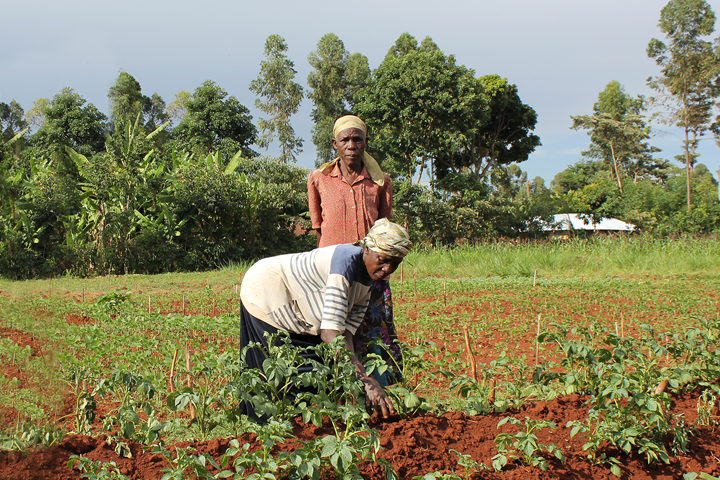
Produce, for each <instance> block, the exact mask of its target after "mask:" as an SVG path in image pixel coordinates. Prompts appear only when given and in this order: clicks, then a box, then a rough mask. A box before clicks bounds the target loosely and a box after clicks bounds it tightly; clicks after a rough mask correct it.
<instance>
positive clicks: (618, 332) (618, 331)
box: [615, 322, 620, 337]
mask: <svg viewBox="0 0 720 480" xmlns="http://www.w3.org/2000/svg"><path fill="white" fill-rule="evenodd" d="M615 335H616V336H618V337H619V336H620V330H618V324H617V322H615Z"/></svg>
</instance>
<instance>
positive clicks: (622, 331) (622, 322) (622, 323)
mask: <svg viewBox="0 0 720 480" xmlns="http://www.w3.org/2000/svg"><path fill="white" fill-rule="evenodd" d="M620 336H621V337H622V338H625V316H624V315H623V314H622V312H620Z"/></svg>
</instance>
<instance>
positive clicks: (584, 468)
mask: <svg viewBox="0 0 720 480" xmlns="http://www.w3.org/2000/svg"><path fill="white" fill-rule="evenodd" d="M697 396H698V394H697V392H690V393H685V394H683V395H679V396H677V397H676V398H674V403H673V411H674V412H675V413H682V414H684V415H685V419H686V421H687V422H688V424H691V423H692V422H693V421H694V418H696V417H697V412H695V408H696V405H697ZM584 401H585V398H583V397H579V396H577V395H571V396H567V397H562V398H558V399H556V400H553V401H551V402H536V403H530V404H527V405H526V406H524V407H523V408H522V409H520V410H519V411H514V412H506V413H493V414H490V415H477V416H470V415H465V414H463V413H461V412H451V413H446V414H443V415H440V416H434V415H423V416H416V417H412V418H406V419H400V420H397V421H391V422H383V421H380V420H377V419H375V420H373V421H372V422H371V426H372V427H373V428H375V429H376V430H377V431H378V432H379V433H380V436H381V445H382V450H381V451H380V453H379V456H380V457H382V458H385V459H387V460H388V461H389V462H390V463H391V464H392V465H393V467H394V468H395V469H396V471H397V472H398V474H399V475H400V478H402V479H411V478H413V477H414V476H417V475H424V474H426V473H431V472H436V471H437V472H442V473H453V472H454V473H456V474H458V475H460V476H461V477H463V478H466V477H467V476H469V477H470V478H474V479H479V478H497V479H532V478H543V479H545V478H562V479H581V478H599V479H602V478H607V479H611V478H616V477H614V476H613V475H612V474H611V473H610V471H609V469H608V468H607V467H606V466H603V465H593V464H592V463H591V462H590V461H589V460H588V458H587V452H585V451H583V449H582V446H583V444H584V442H585V440H584V439H583V438H580V436H576V437H574V438H570V429H568V428H565V425H566V423H567V422H568V421H570V420H577V419H584V418H586V417H587V409H588V407H587V406H586V405H585V403H584ZM510 415H511V416H513V417H515V418H517V419H519V420H521V421H524V420H525V419H526V418H531V419H533V420H550V421H553V422H555V424H556V425H557V426H558V428H557V429H554V430H553V429H542V430H540V431H538V432H537V435H538V440H537V441H538V442H539V443H541V444H549V443H554V444H555V445H557V446H558V447H559V448H561V449H562V450H563V452H564V453H565V456H566V462H565V463H564V464H563V463H562V462H560V461H559V460H557V459H555V458H551V457H550V456H549V455H548V454H547V452H545V454H544V455H545V457H546V458H547V459H548V461H549V462H548V463H549V468H548V471H547V472H543V471H542V470H540V469H539V468H537V467H528V466H525V465H522V464H521V463H519V462H518V461H514V462H511V463H509V464H508V465H507V466H506V467H505V468H504V469H503V471H501V472H494V471H492V470H491V469H489V468H488V469H478V468H474V469H472V470H473V471H466V470H465V467H463V466H462V465H459V464H458V455H457V454H456V453H454V452H453V451H452V450H455V451H456V452H459V453H460V454H463V455H468V456H470V457H471V458H472V460H474V461H476V462H480V463H482V464H484V465H486V466H487V467H491V465H492V457H493V455H495V454H496V453H497V450H496V448H495V442H494V440H495V438H496V437H497V435H498V434H499V433H501V432H511V433H514V432H516V431H517V427H514V426H512V425H509V424H505V425H503V426H501V427H500V428H498V427H497V425H498V422H499V421H500V420H502V419H503V418H505V417H506V416H510ZM693 415H694V416H693ZM331 432H332V430H331V428H329V426H323V427H315V426H314V425H305V424H302V423H299V422H295V424H294V431H293V433H294V434H295V436H296V438H294V439H290V440H288V441H287V442H286V443H285V444H284V445H282V446H280V447H279V448H280V449H281V450H286V451H291V450H294V449H295V448H297V447H298V446H300V443H299V440H300V441H302V440H309V439H313V438H317V437H322V436H324V435H328V434H330V433H331ZM693 433H694V435H693V436H692V437H691V446H690V452H689V453H688V454H686V455H678V456H676V457H675V456H671V457H670V463H669V464H662V463H661V464H655V465H650V466H648V465H647V462H646V460H645V457H644V456H642V455H635V454H632V455H623V454H620V452H618V451H617V450H616V449H614V448H612V447H611V446H605V447H604V448H603V449H601V451H602V452H604V453H607V454H608V455H611V456H617V457H618V458H619V459H620V461H621V464H622V465H621V468H622V476H623V478H634V479H650V478H653V479H671V478H682V474H683V473H687V472H697V473H699V472H706V473H708V474H710V475H718V474H720V465H718V463H717V462H716V459H717V458H718V457H720V433H718V432H717V431H715V429H712V428H696V429H694V430H693ZM229 441H230V439H214V440H209V441H206V442H201V443H188V442H182V443H179V444H177V445H173V446H169V447H168V450H169V451H171V452H172V451H174V450H175V449H176V448H187V447H191V448H192V449H193V451H192V452H191V453H194V454H200V453H204V454H207V455H210V456H212V457H213V458H215V460H219V458H220V456H222V455H223V454H224V453H225V451H226V450H227V448H228V445H229ZM239 441H240V444H241V445H242V444H244V443H245V442H250V443H252V442H253V441H254V437H253V436H252V435H251V434H246V435H243V436H242V437H241V438H240V439H239ZM116 446H117V444H113V445H111V444H109V443H108V442H107V441H106V439H105V438H104V437H99V438H92V437H88V436H83V435H69V436H67V437H66V438H65V439H64V440H63V441H62V442H61V443H60V444H59V445H57V446H54V447H51V448H45V449H38V450H35V451H31V452H28V453H26V454H20V453H7V452H4V453H2V454H0V478H2V479H7V480H20V479H23V480H25V479H30V480H35V479H37V480H40V479H43V480H44V479H52V480H70V479H73V480H74V479H80V478H82V477H81V474H80V472H78V471H77V470H75V471H71V470H70V469H68V467H67V462H68V460H69V459H70V456H71V455H73V454H75V455H83V456H85V457H87V458H90V459H92V460H99V461H102V462H110V461H114V462H115V463H116V464H117V466H118V469H119V470H120V472H121V473H122V474H123V475H126V476H128V477H129V478H131V479H149V478H160V477H161V476H162V475H163V473H162V469H163V468H167V467H169V466H170V464H169V463H168V461H167V460H166V459H165V457H163V456H162V455H161V454H158V453H152V452H150V451H149V449H147V448H143V446H141V445H139V444H137V443H135V442H127V449H128V450H129V452H130V454H131V456H132V458H126V457H123V456H120V455H118V454H117V453H116ZM361 471H362V473H363V476H364V477H365V478H366V479H368V480H381V479H384V472H383V470H382V468H381V467H380V466H379V465H377V464H373V463H366V464H363V465H362V466H361ZM325 478H327V479H332V478H333V476H332V475H330V474H328V475H326V476H325Z"/></svg>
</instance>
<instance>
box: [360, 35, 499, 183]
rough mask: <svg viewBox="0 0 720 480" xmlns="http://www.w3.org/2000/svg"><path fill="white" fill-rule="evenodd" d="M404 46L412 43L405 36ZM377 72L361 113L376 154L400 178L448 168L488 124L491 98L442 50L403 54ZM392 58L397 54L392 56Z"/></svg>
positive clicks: (367, 89)
mask: <svg viewBox="0 0 720 480" xmlns="http://www.w3.org/2000/svg"><path fill="white" fill-rule="evenodd" d="M400 40H402V44H403V45H407V44H410V45H412V42H411V41H410V39H409V38H407V37H406V36H401V39H399V40H398V41H399V42H400ZM397 50H398V51H400V52H404V53H400V54H398V55H397V56H396V55H394V54H389V55H388V56H386V57H385V60H384V61H383V63H382V64H381V65H380V66H379V67H378V69H377V70H375V72H374V76H373V82H372V84H371V85H370V86H369V87H368V88H366V89H365V90H364V91H363V95H362V101H361V102H359V103H358V104H357V110H358V113H359V114H360V115H361V116H362V117H363V119H364V120H365V121H366V123H368V126H369V127H370V128H371V130H372V131H373V136H372V143H371V144H370V146H371V149H372V150H373V152H376V153H377V152H379V155H378V159H379V160H382V161H384V162H386V163H385V165H387V167H388V168H389V169H390V170H391V171H394V172H395V173H396V174H398V175H399V176H402V177H404V178H406V179H410V178H411V177H412V176H413V175H414V174H415V172H416V171H417V169H418V167H419V168H420V173H419V174H418V180H419V179H420V178H421V176H422V173H423V170H424V168H426V166H427V165H428V163H429V164H430V165H431V166H432V165H436V166H437V165H438V164H442V163H443V162H445V163H447V159H448V156H449V155H451V154H452V152H457V151H458V150H459V149H460V148H461V146H462V145H464V144H465V143H466V141H467V139H468V138H471V137H472V136H473V135H474V134H475V132H476V131H477V129H478V128H479V127H480V126H481V125H482V124H484V123H485V122H486V121H487V119H488V113H489V112H488V107H487V97H486V96H485V94H484V91H483V86H482V84H481V83H480V82H479V81H478V80H477V79H476V78H475V76H474V72H473V71H472V70H469V69H467V68H466V67H464V66H462V65H457V64H456V62H455V57H454V56H453V55H449V56H447V55H445V54H444V53H443V52H442V51H440V50H432V51H426V50H423V49H414V50H413V49H409V50H408V49H405V48H404V47H403V48H398V49H397ZM391 53H392V50H391Z"/></svg>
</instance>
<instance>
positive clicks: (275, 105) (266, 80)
mask: <svg viewBox="0 0 720 480" xmlns="http://www.w3.org/2000/svg"><path fill="white" fill-rule="evenodd" d="M287 49H288V46H287V43H285V39H284V38H282V37H281V36H280V35H270V36H269V37H268V39H267V40H266V42H265V60H263V61H262V62H261V63H260V74H259V75H258V78H256V79H255V80H253V81H252V82H251V83H250V90H251V91H252V92H254V93H255V94H257V95H259V96H260V97H263V98H264V99H265V100H261V99H256V100H255V106H256V107H257V108H259V109H260V110H261V111H263V112H264V113H265V114H267V115H269V116H270V118H268V119H264V118H260V119H258V122H257V124H258V128H259V130H260V131H261V132H262V134H261V136H260V139H259V141H258V145H260V147H261V148H266V149H267V148H268V147H269V146H270V144H271V143H272V141H273V139H274V138H275V136H276V135H277V137H278V140H279V142H280V150H281V154H280V159H281V160H282V161H283V162H285V163H289V162H295V159H296V158H297V155H298V154H299V153H300V152H302V145H303V140H302V138H298V137H296V136H295V130H294V129H293V127H292V125H291V124H290V117H291V116H292V115H294V114H295V113H297V111H298V108H300V102H301V101H302V97H303V87H302V85H300V84H299V83H297V82H295V81H293V79H294V78H295V74H296V73H297V72H296V71H295V63H294V62H293V61H292V60H290V59H288V58H287V56H286V55H285V52H287Z"/></svg>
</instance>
